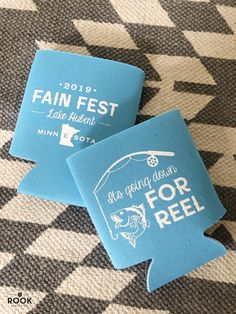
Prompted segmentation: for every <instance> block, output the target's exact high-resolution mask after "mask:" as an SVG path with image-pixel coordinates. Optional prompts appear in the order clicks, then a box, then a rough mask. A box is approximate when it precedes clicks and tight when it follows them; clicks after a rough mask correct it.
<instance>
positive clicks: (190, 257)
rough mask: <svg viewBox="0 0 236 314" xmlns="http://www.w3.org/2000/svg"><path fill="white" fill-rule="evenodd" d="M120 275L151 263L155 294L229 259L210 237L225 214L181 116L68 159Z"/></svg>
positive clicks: (118, 136)
mask: <svg viewBox="0 0 236 314" xmlns="http://www.w3.org/2000/svg"><path fill="white" fill-rule="evenodd" d="M67 162H68V164H69V167H70V169H71V172H72V174H73V177H74V179H75V182H76V184H77V187H78V189H79V191H80V192H81V195H82V197H83V199H84V202H85V204H86V206H87V208H88V211H89V214H90V215H91V218H92V220H93V223H94V225H95V227H96V228H97V231H98V233H99V235H100V237H101V239H102V242H103V244H104V247H105V249H106V251H107V253H108V254H109V256H110V258H111V261H112V263H113V265H114V267H116V268H125V267H129V266H131V265H135V264H137V263H140V262H143V261H146V260H149V259H151V260H152V261H151V263H150V265H149V269H148V274H147V287H148V290H149V291H153V290H155V289H156V288H158V287H160V286H162V285H164V284H166V283H168V282H170V281H171V280H173V279H175V278H177V277H179V276H182V275H184V274H185V273H187V272H189V271H191V270H193V269H195V268H196V267H198V266H200V265H202V264H204V263H206V262H208V261H210V260H211V259H214V258H216V257H218V256H221V255H223V254H225V252H226V249H225V247H224V246H223V245H222V244H220V243H219V242H217V241H216V240H214V239H211V238H209V237H206V236H205V235H204V231H205V230H206V229H207V228H209V227H210V226H211V225H213V224H214V223H215V222H217V221H218V220H219V219H220V218H221V217H222V216H223V215H224V214H225V209H224V207H223V206H222V204H221V203H220V201H219V199H218V197H217V194H216V192H215V190H214V187H213V185H212V183H211V180H210V178H209V176H208V173H207V170H206V168H205V166H204V164H203V162H202V160H201V158H200V155H199V153H198V151H197V149H196V147H195V145H194V143H193V140H192V138H191V135H190V134H189V132H188V129H187V127H186V125H185V123H184V120H183V119H182V117H181V114H180V111H178V110H174V111H171V112H168V113H166V114H163V115H161V116H158V117H155V118H153V119H150V120H148V121H146V122H144V123H141V124H139V125H137V126H134V127H132V128H129V129H128V130H125V131H123V132H121V133H119V134H116V135H114V136H112V137H109V138H107V139H105V140H103V141H101V142H100V143H98V144H96V145H94V146H91V147H89V148H87V149H85V150H83V151H81V152H79V153H76V154H74V155H73V156H71V157H69V158H68V159H67Z"/></svg>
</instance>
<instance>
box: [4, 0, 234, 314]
mask: <svg viewBox="0 0 236 314" xmlns="http://www.w3.org/2000/svg"><path fill="white" fill-rule="evenodd" d="M0 44H1V52H0V61H1V62H0V73H1V85H0V117H1V119H0V308H1V310H0V312H1V313H4V314H11V313H22V314H23V313H31V314H42V313H73V314H77V313H78V314H83V313H86V314H88V313H94V314H95V313H96V314H97V313H107V314H116V313H122V314H123V313H124V314H130V313H131V314H144V313H145V314H179V313H183V314H189V313H193V314H198V313H201V314H202V313H203V314H213V313H214V314H221V313H235V308H236V298H235V295H236V267H235V265H236V255H235V252H236V211H235V203H236V179H235V178H236V175H235V174H236V159H235V155H236V141H235V138H236V105H235V99H236V2H235V0H179V1H170V0H146V1H140V0H130V1H126V0H103V1H99V0H93V1H89V0H80V1H78V0H77V1H71V0H64V1H51V0H44V1H40V0H26V1H23V0H14V1H12V0H0ZM37 49H52V50H53V49H55V50H62V51H69V52H74V53H80V54H85V55H91V56H97V57H102V58H108V59H112V60H117V61H122V62H127V63H129V64H133V65H136V66H138V67H141V68H142V69H143V70H144V71H145V79H146V80H145V84H144V88H143V94H142V99H141V104H140V110H139V114H138V117H137V120H136V122H137V123H140V122H142V121H144V120H147V119H149V118H151V117H153V116H155V115H158V114H161V113H162V112H165V111H167V110H171V109H173V108H180V109H181V110H182V113H183V115H184V118H185V121H186V123H187V125H188V127H189V130H190V132H191V134H192V135H193V137H194V140H195V142H196V145H197V148H198V149H199V152H200V154H201V156H202V159H203V162H204V163H205V165H206V167H207V169H208V171H209V174H210V176H211V178H212V180H213V183H214V184H215V188H216V191H217V193H218V195H219V197H220V199H221V201H222V203H223V204H224V206H225V207H226V208H227V213H226V215H225V216H224V217H223V219H222V220H221V222H220V223H219V224H217V225H216V226H214V228H213V229H212V231H211V232H210V236H211V237H213V238H215V239H217V240H219V241H221V242H222V243H223V244H224V245H225V246H226V247H227V249H228V253H227V254H226V255H225V256H224V257H221V258H219V259H217V260H216V261H212V262H210V263H208V264H207V265H205V266H202V267H200V268H199V269H197V270H195V271H193V272H191V273H189V274H187V275H186V276H183V277H181V278H179V279H177V280H174V281H173V282H171V283H169V284H167V285H165V286H164V287H162V288H160V289H158V290H157V291H155V292H154V293H152V294H149V293H148V292H147V290H146V286H145V285H146V279H145V277H146V263H142V264H139V265H137V266H134V267H130V268H127V269H125V270H124V271H117V270H115V269H114V268H113V267H112V265H111V262H110V260H109V258H108V256H107V254H106V252H105V250H104V248H103V246H102V244H101V242H100V240H99V238H98V236H97V234H96V230H95V228H94V226H93V224H92V222H91V219H90V217H89V215H88V213H87V211H86V209H85V208H79V207H76V206H68V205H65V204H60V203H55V202H50V201H44V200H39V199H37V198H33V197H29V196H24V195H17V193H16V188H17V186H18V184H19V182H20V180H21V178H22V177H23V176H24V174H25V173H26V172H27V171H29V170H30V169H31V168H32V167H33V164H32V162H27V161H24V160H19V159H17V158H13V157H12V156H10V155H9V153H8V150H9V146H10V142H11V139H12V136H13V132H14V127H15V123H16V119H17V116H18V113H19V109H20V104H21V101H22V97H23V93H24V88H25V84H26V81H27V77H28V73H29V69H30V66H31V63H32V60H33V57H34V54H35V51H36V50H37ZM8 298H18V299H19V298H25V299H26V300H27V298H28V299H29V300H30V303H29V304H25V305H21V304H17V305H15V306H11V304H8Z"/></svg>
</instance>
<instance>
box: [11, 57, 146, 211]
mask: <svg viewBox="0 0 236 314" xmlns="http://www.w3.org/2000/svg"><path fill="white" fill-rule="evenodd" d="M143 80H144V72H143V71H142V70H141V69H139V68H137V67H134V66H131V65H128V64H124V63H120V62H115V61H111V60H105V59H100V58H94V57H89V56H82V55H78V54H73V53H65V52H59V51H37V53H36V56H35V59H34V62H33V65H32V68H31V71H30V75H29V79H28V82H27V86H26V90H25V95H24V98H23V101H22V105H21V109H20V114H19V117H18V120H17V124H16V129H15V134H14V138H13V141H12V145H11V148H10V154H12V155H13V156H17V157H20V158H24V159H27V160H32V161H35V162H36V164H37V165H36V166H35V167H34V169H33V170H32V171H30V172H29V173H28V174H27V175H26V176H25V177H24V178H23V179H22V181H21V182H20V185H19V187H18V192H19V193H24V194H29V195H34V196H37V197H41V198H45V199H48V200H53V201H59V202H64V203H68V204H74V205H79V206H82V205H83V201H82V199H81V196H80V194H79V193H78V191H77V188H76V186H75V183H74V180H73V178H72V176H71V173H70V171H69V168H68V165H67V163H66V158H67V157H68V156H70V155H71V154H73V153H75V152H77V151H79V150H81V149H83V148H85V147H88V146H90V145H92V144H94V143H97V142H98V141H100V140H102V139H104V138H105V137H108V136H111V135H113V134H115V133H117V132H119V131H121V130H124V129H126V128H128V127H130V126H132V125H133V124H134V123H135V119H136V114H137V111H138V106H139V101H140V95H141V90H142V84H143Z"/></svg>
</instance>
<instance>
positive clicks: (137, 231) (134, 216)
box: [110, 204, 150, 248]
mask: <svg viewBox="0 0 236 314" xmlns="http://www.w3.org/2000/svg"><path fill="white" fill-rule="evenodd" d="M110 217H111V219H112V220H113V221H114V222H115V228H116V229H118V233H119V234H120V235H121V236H122V237H124V238H125V239H127V240H128V241H129V243H130V244H131V245H132V246H133V247H134V248H135V247H136V240H137V238H138V237H139V236H141V235H142V234H143V233H144V232H145V230H146V229H147V228H149V227H150V221H149V220H146V215H145V208H144V205H143V204H140V205H132V206H131V207H125V208H122V209H119V210H117V211H116V212H114V213H112V214H111V215H110Z"/></svg>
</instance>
